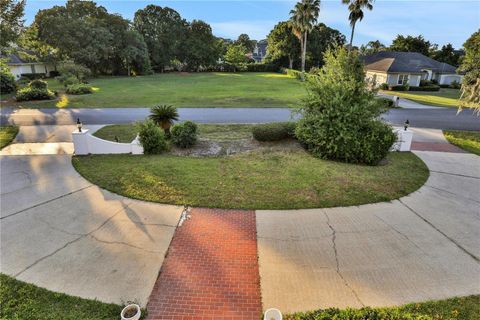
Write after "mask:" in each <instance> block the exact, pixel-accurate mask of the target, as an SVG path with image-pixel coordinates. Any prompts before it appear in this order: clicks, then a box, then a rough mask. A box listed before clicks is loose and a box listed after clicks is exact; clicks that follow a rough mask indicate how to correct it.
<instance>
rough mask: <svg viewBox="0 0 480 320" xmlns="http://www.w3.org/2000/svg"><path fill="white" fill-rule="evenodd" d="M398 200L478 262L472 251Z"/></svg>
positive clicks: (479, 260) (479, 261)
mask: <svg viewBox="0 0 480 320" xmlns="http://www.w3.org/2000/svg"><path fill="white" fill-rule="evenodd" d="M398 201H400V203H401V204H403V205H404V206H405V207H406V208H407V209H408V210H410V211H411V212H413V213H414V214H415V215H416V216H417V217H419V218H420V219H422V220H423V221H425V222H426V223H427V224H428V225H429V226H430V227H432V228H433V229H435V230H436V231H437V232H438V233H440V234H441V235H443V236H444V237H445V238H447V239H448V240H449V241H450V242H452V243H453V244H454V245H456V246H457V247H458V248H459V249H460V250H462V251H463V252H465V253H466V254H468V255H469V256H470V257H472V258H473V260H475V261H476V262H477V263H480V259H479V258H478V257H477V256H476V255H474V254H473V253H471V252H470V251H468V250H467V249H465V248H464V247H463V246H462V245H461V244H459V243H458V242H456V241H455V240H454V239H452V238H450V237H449V236H448V235H447V234H446V233H444V232H443V231H442V230H440V229H439V228H437V227H436V226H435V225H434V224H433V223H431V222H430V221H428V220H427V219H425V218H424V217H423V216H422V215H421V214H419V213H418V212H416V211H415V210H413V209H412V208H410V207H409V206H408V205H407V204H405V203H404V202H403V201H402V200H401V199H398Z"/></svg>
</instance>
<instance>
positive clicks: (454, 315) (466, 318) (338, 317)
mask: <svg viewBox="0 0 480 320" xmlns="http://www.w3.org/2000/svg"><path fill="white" fill-rule="evenodd" d="M367 310H370V311H367ZM363 311H364V312H365V314H369V315H370V316H363V317H360V316H358V315H359V314H360V313H362V311H357V310H350V311H348V312H347V311H345V310H338V309H328V310H317V311H312V312H305V313H303V312H302V313H296V314H291V315H286V316H285V317H284V319H285V320H353V319H358V320H360V319H362V320H377V319H378V320H380V319H382V320H410V319H412V320H413V319H419V320H420V319H421V320H478V319H479V318H480V295H475V296H468V297H461V298H452V299H447V300H438V301H428V302H421V303H411V304H407V305H404V306H400V307H392V308H375V309H373V310H372V309H363ZM354 314H355V315H357V317H355V316H353V315H354ZM372 314H376V316H373V315H372ZM405 314H411V315H415V316H417V317H416V318H412V317H408V316H406V315H405ZM379 315H381V316H379ZM387 315H388V316H387ZM401 315H404V316H403V317H402V316H401ZM342 316H343V317H342ZM422 316H424V317H422ZM425 316H426V317H425ZM427 317H428V318H427Z"/></svg>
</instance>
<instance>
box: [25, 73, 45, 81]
mask: <svg viewBox="0 0 480 320" xmlns="http://www.w3.org/2000/svg"><path fill="white" fill-rule="evenodd" d="M20 78H26V79H28V80H35V79H43V78H45V74H44V73H22V74H20Z"/></svg>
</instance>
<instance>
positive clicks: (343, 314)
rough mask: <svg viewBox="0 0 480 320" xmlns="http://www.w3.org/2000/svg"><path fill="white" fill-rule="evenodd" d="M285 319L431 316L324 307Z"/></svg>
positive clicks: (415, 319)
mask: <svg viewBox="0 0 480 320" xmlns="http://www.w3.org/2000/svg"><path fill="white" fill-rule="evenodd" d="M284 319H285V320H433V318H432V317H431V316H427V315H419V314H415V313H410V312H404V311H400V310H399V309H372V308H368V307H367V308H362V309H345V310H340V309H334V308H331V309H326V310H317V311H312V312H305V313H296V314H292V315H286V316H285V317H284Z"/></svg>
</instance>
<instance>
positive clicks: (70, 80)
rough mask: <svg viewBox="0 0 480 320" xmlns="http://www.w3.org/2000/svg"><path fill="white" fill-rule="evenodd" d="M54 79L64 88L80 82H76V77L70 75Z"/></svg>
mask: <svg viewBox="0 0 480 320" xmlns="http://www.w3.org/2000/svg"><path fill="white" fill-rule="evenodd" d="M56 79H57V80H58V82H60V83H61V84H63V86H64V87H68V86H71V85H74V84H79V83H80V80H78V79H77V77H75V76H72V75H70V74H66V75H61V76H58V77H57V78H56Z"/></svg>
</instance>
